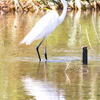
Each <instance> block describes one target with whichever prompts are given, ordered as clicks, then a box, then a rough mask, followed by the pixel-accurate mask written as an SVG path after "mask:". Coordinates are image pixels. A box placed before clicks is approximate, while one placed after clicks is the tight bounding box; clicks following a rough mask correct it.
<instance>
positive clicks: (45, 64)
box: [37, 61, 47, 81]
mask: <svg viewBox="0 0 100 100" xmlns="http://www.w3.org/2000/svg"><path fill="white" fill-rule="evenodd" d="M40 65H41V61H39V64H38V69H37V75H38V76H39V68H40ZM46 67H47V61H45V62H44V74H45V81H46V79H47V77H46Z"/></svg>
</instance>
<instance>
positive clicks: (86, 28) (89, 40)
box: [86, 28, 93, 50]
mask: <svg viewBox="0 0 100 100" xmlns="http://www.w3.org/2000/svg"><path fill="white" fill-rule="evenodd" d="M86 35H87V39H88V42H89V46H90V47H91V50H93V48H92V46H91V43H90V40H89V36H88V32H87V28H86Z"/></svg>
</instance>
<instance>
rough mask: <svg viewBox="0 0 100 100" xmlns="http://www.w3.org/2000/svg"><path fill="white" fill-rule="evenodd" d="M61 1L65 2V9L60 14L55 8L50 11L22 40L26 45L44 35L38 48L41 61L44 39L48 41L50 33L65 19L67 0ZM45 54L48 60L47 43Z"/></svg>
mask: <svg viewBox="0 0 100 100" xmlns="http://www.w3.org/2000/svg"><path fill="white" fill-rule="evenodd" d="M61 3H62V4H63V11H62V14H61V15H60V16H59V15H58V13H57V12H56V11H55V10H52V11H50V12H49V13H47V14H46V15H44V16H43V17H42V18H41V19H40V20H39V21H38V22H37V23H36V25H35V26H34V27H33V29H32V30H31V31H30V32H29V33H28V34H27V35H26V36H25V38H24V39H23V40H22V41H21V42H20V44H23V43H26V45H30V44H31V43H32V42H33V41H35V40H37V39H41V38H42V37H44V38H43V40H42V41H41V42H40V44H39V45H38V46H37V48H36V50H37V53H38V57H39V60H40V61H41V57H40V54H39V47H40V45H41V44H42V42H43V41H44V39H45V41H47V37H48V35H49V34H51V33H52V32H53V31H54V30H55V28H56V27H57V26H59V24H61V23H62V22H63V20H64V18H65V16H66V13H67V1H65V0H61ZM44 55H45V59H46V60H47V53H46V44H45V52H44Z"/></svg>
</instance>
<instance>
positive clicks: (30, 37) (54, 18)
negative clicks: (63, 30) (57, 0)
mask: <svg viewBox="0 0 100 100" xmlns="http://www.w3.org/2000/svg"><path fill="white" fill-rule="evenodd" d="M58 21H59V15H58V13H57V12H56V11H51V12H49V13H47V14H46V15H45V16H43V17H42V18H41V19H40V20H39V21H38V22H37V23H36V25H35V26H34V27H33V29H32V30H31V31H30V32H29V33H28V34H27V35H26V37H25V38H24V39H23V40H22V41H21V44H23V43H25V42H26V45H30V44H31V43H32V41H34V40H37V39H41V38H42V37H46V36H48V35H49V34H50V33H52V32H53V31H54V30H55V28H56V27H57V24H58Z"/></svg>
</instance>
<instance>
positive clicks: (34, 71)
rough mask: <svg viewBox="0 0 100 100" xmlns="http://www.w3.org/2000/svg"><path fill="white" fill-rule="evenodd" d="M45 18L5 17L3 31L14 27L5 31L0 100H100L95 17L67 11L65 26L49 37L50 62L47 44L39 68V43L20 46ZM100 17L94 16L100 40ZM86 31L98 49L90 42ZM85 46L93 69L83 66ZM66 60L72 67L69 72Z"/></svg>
mask: <svg viewBox="0 0 100 100" xmlns="http://www.w3.org/2000/svg"><path fill="white" fill-rule="evenodd" d="M43 15H44V14H43V13H39V14H37V15H36V14H32V13H28V14H26V13H23V14H22V13H6V14H3V15H0V21H1V24H0V29H2V28H3V27H4V26H6V25H7V24H8V23H9V22H10V24H9V25H8V26H7V27H5V28H4V29H3V30H1V31H0V81H1V84H0V86H1V88H0V99H1V100H35V99H37V98H38V99H37V100H39V99H41V98H42V97H43V98H46V100H49V99H50V100H54V99H55V100H59V99H61V100H66V99H68V100H79V99H80V100H82V99H93V100H98V99H99V97H100V93H99V91H100V88H99V87H100V86H99V84H100V81H99V80H100V79H99V73H100V68H99V67H100V66H99V65H100V63H99V61H100V53H99V48H100V45H99V42H98V39H97V36H96V34H95V31H94V27H93V23H92V13H91V12H76V13H75V12H68V14H67V16H66V18H65V20H64V22H63V23H62V24H61V25H60V26H59V27H57V28H56V30H55V31H54V32H53V33H52V34H51V35H50V36H48V40H47V53H48V62H47V63H46V62H45V61H44V60H45V59H44V44H43V45H41V47H40V53H41V58H42V62H41V63H40V65H39V62H38V56H37V53H36V46H37V45H38V44H39V42H40V40H37V41H34V42H33V43H32V44H31V45H30V46H26V45H19V43H20V41H21V40H22V39H23V38H24V36H25V35H26V34H27V33H28V32H29V31H30V30H31V29H32V27H33V26H34V25H35V23H36V22H37V21H38V20H39V19H40V18H41V17H42V16H43ZM98 15H99V12H98V13H95V14H94V15H93V16H94V22H95V27H96V31H97V34H98V37H99V38H100V35H99V33H100V28H99V27H100V25H99V19H100V16H98ZM80 25H81V29H80ZM86 28H87V30H88V35H89V39H90V42H91V45H92V47H93V50H91V48H90V46H89V43H88V40H87V36H86V33H85V32H86ZM80 30H81V31H80ZM80 41H81V42H80ZM80 43H81V44H80ZM81 46H87V47H88V54H89V55H88V56H89V65H88V66H86V65H84V66H83V65H81ZM66 60H68V61H73V62H71V63H70V64H69V65H68V68H67V70H66V72H64V71H65V69H66V66H67V63H66ZM41 95H42V96H41ZM43 95H44V96H43ZM47 98H48V99H47Z"/></svg>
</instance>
